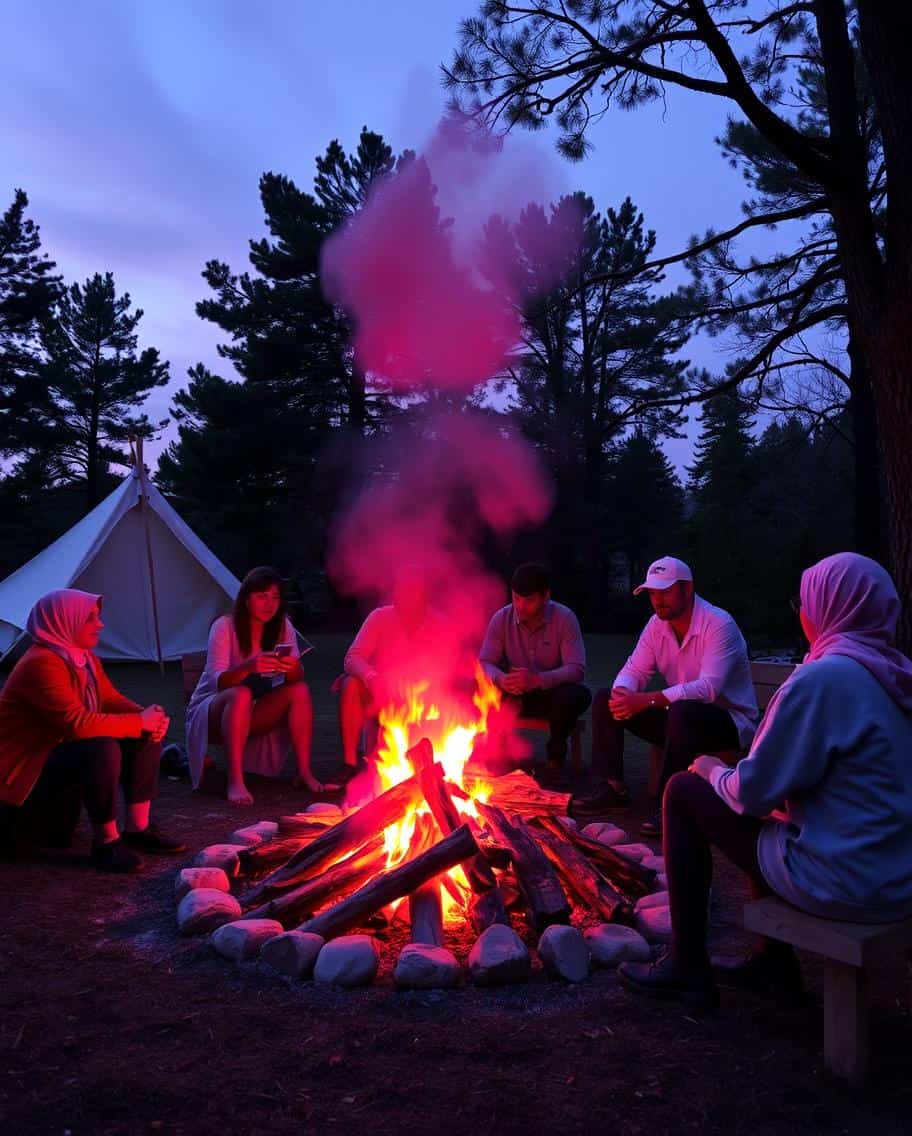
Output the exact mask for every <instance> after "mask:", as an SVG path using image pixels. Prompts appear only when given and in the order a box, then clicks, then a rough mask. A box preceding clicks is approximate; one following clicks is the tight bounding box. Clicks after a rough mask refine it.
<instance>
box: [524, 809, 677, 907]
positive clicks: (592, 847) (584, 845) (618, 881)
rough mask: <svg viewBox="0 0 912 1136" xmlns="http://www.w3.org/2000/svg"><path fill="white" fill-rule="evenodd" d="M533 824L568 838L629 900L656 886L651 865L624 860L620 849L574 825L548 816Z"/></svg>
mask: <svg viewBox="0 0 912 1136" xmlns="http://www.w3.org/2000/svg"><path fill="white" fill-rule="evenodd" d="M535 825H536V826H537V827H541V828H543V829H545V831H546V832H550V833H552V834H553V835H555V836H561V837H563V838H564V839H565V840H569V841H570V842H571V843H572V844H574V845H575V846H576V847H577V848H578V849H579V850H580V851H581V852H584V853H585V855H586V857H587V858H588V859H589V860H591V861H592V862H593V863H594V864H595V866H596V867H597V868H598V870H599V872H601V874H602V875H603V876H604V877H605V878H606V879H607V880H608V881H609V883H610V884H611V886H612V887H613V888H614V889H615V890H616V891H619V892H621V893H623V895H625V896H626V897H627V898H628V899H630V900H637V899H639V898H640V897H641V896H643V895H649V894H650V893H651V892H654V891H655V889H656V875H657V873H656V872H655V871H653V869H652V868H644V867H643V866H642V864H637V863H635V862H634V861H633V860H628V859H627V857H626V856H622V855H621V854H620V852H615V850H614V849H613V848H609V847H608V846H607V845H606V844H599V842H598V841H597V840H590V839H589V837H588V836H583V834H582V833H581V832H577V831H576V830H575V829H570V828H564V826H563V825H561V824H559V823H558V822H557V821H556V820H554V819H553V818H551V817H539V818H537V820H536V821H535Z"/></svg>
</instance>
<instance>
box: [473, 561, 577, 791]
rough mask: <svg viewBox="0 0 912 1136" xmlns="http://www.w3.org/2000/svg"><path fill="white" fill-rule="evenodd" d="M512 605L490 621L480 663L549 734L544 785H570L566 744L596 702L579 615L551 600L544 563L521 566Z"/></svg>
mask: <svg viewBox="0 0 912 1136" xmlns="http://www.w3.org/2000/svg"><path fill="white" fill-rule="evenodd" d="M510 591H511V594H512V602H511V603H508V604H507V606H506V607H502V608H500V610H499V611H496V612H495V613H494V614H493V615H492V616H491V622H490V623H489V624H488V630H487V632H486V633H485V637H484V643H483V644H482V646H481V652H480V654H479V659H480V662H481V665H482V667H483V668H484V671H485V673H486V674H487V676H488V678H489V679H490V680H491V681H492V682H493V683H495V684H496V685H497V686H499V687H500V689H501V690H502V691H503V692H504V693H505V694H506V695H507V696H508V697H509V698H512V699H516V700H517V701H518V703H519V712H520V715H521V716H522V717H524V718H544V719H546V720H547V722H548V726H549V730H550V734H549V737H548V742H547V761H546V764H545V767H544V769H543V770H541V771H540V772H539V780H540V781H541V783H542V785H543V786H547V787H553V788H557V787H560V786H562V785H564V784H565V783H566V776H565V773H564V763H565V761H566V759H567V742H568V740H569V738H570V735H571V733H572V732H573V728H574V726H575V725H576V722H577V719H578V718H579V716H580V715H581V714H583V713H584V712H585V710H586V708H587V707H588V705H589V703H590V702H591V700H592V695H591V694H590V693H589V689H588V687H586V686H584V685H583V679H584V678H585V675H586V648H585V647H584V645H583V636H582V634H581V632H580V627H579V623H578V621H577V618H576V616H575V615H574V614H573V612H572V611H571V610H570V608H568V607H565V606H564V605H563V604H559V603H555V601H554V600H552V599H551V582H550V579H549V576H548V571H547V569H546V568H544V567H542V565H540V564H521V565H520V566H519V567H518V568H517V569H516V571H515V572H514V573H513V576H512V579H511V580H510Z"/></svg>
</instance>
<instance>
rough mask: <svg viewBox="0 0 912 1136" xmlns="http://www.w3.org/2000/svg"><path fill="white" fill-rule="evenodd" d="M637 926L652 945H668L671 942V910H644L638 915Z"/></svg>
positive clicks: (659, 908) (651, 908) (664, 908)
mask: <svg viewBox="0 0 912 1136" xmlns="http://www.w3.org/2000/svg"><path fill="white" fill-rule="evenodd" d="M636 925H637V930H638V931H639V932H640V933H641V934H642V935H643V937H644V938H645V939H648V940H649V942H650V943H668V942H670V941H671V908H670V907H647V908H644V910H642V911H638V912H637V914H636Z"/></svg>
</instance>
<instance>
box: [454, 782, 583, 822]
mask: <svg viewBox="0 0 912 1136" xmlns="http://www.w3.org/2000/svg"><path fill="white" fill-rule="evenodd" d="M482 785H484V786H487V787H489V789H490V792H489V794H488V804H489V805H495V806H496V807H497V808H499V809H501V810H503V811H504V812H507V813H516V814H517V815H518V816H521V817H524V818H525V819H526V820H528V819H529V818H530V817H536V816H566V815H567V809H568V807H569V805H570V801H571V799H572V797H571V794H570V793H552V792H551V791H550V790H548V789H541V788H539V786H538V783H537V782H536V780H535V779H534V778H533V777H530V776H529V775H528V773H523V772H522V770H516V771H515V772H514V773H508V774H506V775H505V776H503V777H493V778H490V779H489V780H487V781H485V780H483V779H481V780H479V782H478V786H479V788H480V787H481V786H482ZM469 791H470V792H471V791H472V787H471V786H469Z"/></svg>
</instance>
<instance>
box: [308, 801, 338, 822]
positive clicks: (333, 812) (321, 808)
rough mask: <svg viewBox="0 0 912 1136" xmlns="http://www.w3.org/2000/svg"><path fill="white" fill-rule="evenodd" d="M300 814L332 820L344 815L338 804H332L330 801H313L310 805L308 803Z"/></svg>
mask: <svg viewBox="0 0 912 1136" xmlns="http://www.w3.org/2000/svg"><path fill="white" fill-rule="evenodd" d="M300 815H302V816H309V817H315V816H319V817H326V818H327V819H332V820H341V819H342V817H343V816H344V815H345V814H344V813H343V812H342V809H341V808H340V807H339V806H338V805H334V804H333V803H332V802H331V801H314V803H313V804H312V805H308V806H307V808H306V809H305V810H304V812H303V813H302V814H300Z"/></svg>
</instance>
